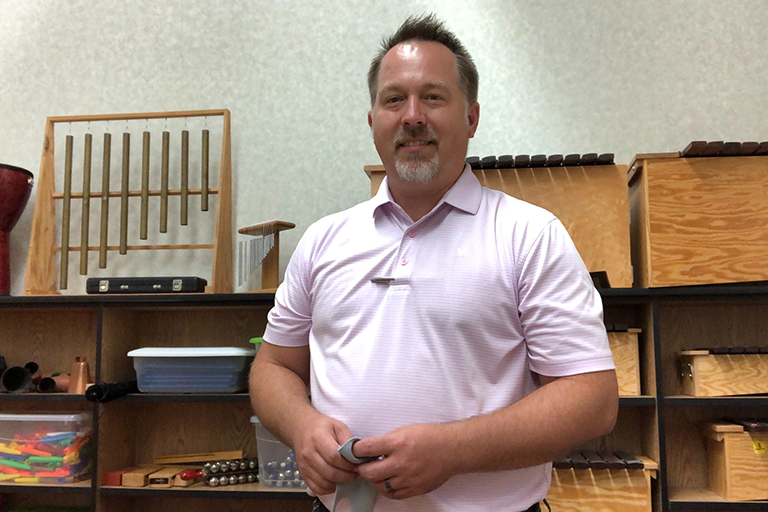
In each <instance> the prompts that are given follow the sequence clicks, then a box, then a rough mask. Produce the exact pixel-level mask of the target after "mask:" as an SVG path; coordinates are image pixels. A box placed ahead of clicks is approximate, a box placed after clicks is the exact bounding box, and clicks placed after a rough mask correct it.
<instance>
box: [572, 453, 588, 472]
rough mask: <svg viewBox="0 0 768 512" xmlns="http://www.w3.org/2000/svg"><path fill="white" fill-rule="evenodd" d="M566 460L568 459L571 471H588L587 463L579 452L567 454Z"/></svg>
mask: <svg viewBox="0 0 768 512" xmlns="http://www.w3.org/2000/svg"><path fill="white" fill-rule="evenodd" d="M568 459H570V461H571V464H572V465H573V469H589V461H588V460H587V459H585V458H584V456H583V455H581V454H580V453H579V452H572V453H569V454H568Z"/></svg>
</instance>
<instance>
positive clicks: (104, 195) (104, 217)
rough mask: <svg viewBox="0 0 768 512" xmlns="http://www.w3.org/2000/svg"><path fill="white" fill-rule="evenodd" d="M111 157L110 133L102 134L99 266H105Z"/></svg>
mask: <svg viewBox="0 0 768 512" xmlns="http://www.w3.org/2000/svg"><path fill="white" fill-rule="evenodd" d="M111 158H112V134H109V133H105V134H104V157H103V158H102V168H101V225H100V226H99V268H107V238H108V236H107V234H108V229H109V171H110V169H109V166H110V159H111Z"/></svg>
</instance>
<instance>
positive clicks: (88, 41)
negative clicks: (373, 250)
mask: <svg viewBox="0 0 768 512" xmlns="http://www.w3.org/2000/svg"><path fill="white" fill-rule="evenodd" d="M764 6H765V4H764V3H763V2H760V1H751V2H749V1H723V0H718V1H715V0H708V1H673V2H670V1H669V0H652V1H634V2H619V1H607V0H606V1H598V0H581V1H579V2H572V1H567V2H566V1H546V2H538V1H537V2H533V1H510V0H464V1H458V0H447V1H440V2H428V1H419V0H409V1H403V0H389V1H387V2H359V1H355V2H353V1H343V2H342V1H332V0H326V1H323V2H319V1H312V0H305V1H284V2H263V1H251V2H246V1H227V2H223V1H211V0H206V1H199V0H190V1H181V0H164V1H162V2H157V1H154V2H148V1H123V2H117V1H95V0H93V1H58V2H50V1H47V0H4V1H3V2H0V162H4V163H8V164H12V165H16V166H21V167H25V168H27V169H29V170H31V171H32V172H33V173H35V174H37V172H38V167H39V159H40V149H41V143H42V135H43V125H44V121H45V118H46V116H51V115H70V114H96V113H110V112H147V111H162V110H191V109H207V108H228V109H230V110H231V112H232V135H233V143H232V144H233V145H232V150H233V171H234V212H235V214H234V217H235V218H234V225H235V226H236V227H237V226H244V225H250V224H255V223H257V222H261V221H266V220H270V219H275V218H279V219H283V220H288V221H292V222H295V223H296V224H297V229H295V230H293V231H289V232H287V233H286V234H285V235H284V236H283V250H282V251H281V253H282V263H283V268H284V266H285V264H286V263H287V260H288V258H289V256H290V254H291V252H292V250H293V248H294V247H295V245H296V243H297V241H298V238H299V236H300V235H301V233H303V231H304V230H305V229H306V227H307V226H308V225H309V224H310V223H311V222H312V221H314V220H316V219H318V218H320V217H321V216H323V215H325V214H328V213H331V212H334V211H337V210H340V209H344V208H347V207H349V206H351V205H353V204H355V203H357V202H359V201H361V200H364V199H365V198H366V197H367V196H368V191H369V188H368V180H367V178H366V176H365V174H364V173H363V171H362V168H363V165H365V164H371V163H378V158H377V156H376V153H375V151H374V149H373V146H372V144H371V141H370V134H369V129H368V126H367V124H366V112H367V109H368V99H367V98H368V96H367V92H366V86H365V83H364V82H365V73H366V70H367V65H368V62H369V59H370V57H371V56H372V54H373V53H374V51H375V50H376V47H377V45H378V43H379V40H380V38H381V36H383V35H385V34H388V33H390V32H391V31H393V30H394V29H395V28H396V27H397V25H398V24H399V23H400V21H402V19H404V18H405V17H406V16H407V15H408V14H412V13H422V12H425V11H434V12H436V13H437V14H438V15H439V16H441V17H442V18H443V19H445V20H446V21H447V22H448V25H449V26H450V27H451V28H452V29H453V30H454V31H455V32H456V33H457V34H458V35H459V36H460V37H461V38H463V39H464V41H465V44H466V45H467V46H468V48H469V50H470V52H471V53H472V54H473V55H474V57H475V60H476V62H477V64H478V67H479V69H480V75H481V87H480V103H481V123H480V128H479V131H478V134H477V137H476V138H475V140H474V141H473V143H472V145H471V146H470V154H474V155H480V156H485V155H491V154H496V155H499V154H505V153H512V154H520V153H523V154H533V153H569V152H575V153H586V152H600V153H602V152H613V153H615V154H616V159H617V162H619V163H629V161H630V160H631V158H632V156H633V155H634V154H636V153H639V152H660V151H676V150H679V149H682V148H683V147H684V146H685V145H686V144H687V143H688V142H690V141H691V140H694V139H703V140H723V139H724V140H735V141H746V140H759V141H762V140H768V123H766V122H765V112H766V111H768V90H767V89H768V87H767V86H766V84H767V83H768V62H766V60H768V54H767V53H766V51H765V49H766V48H768V32H766V31H765V26H766V25H768V11H767V10H766V9H765V8H764ZM113 151H114V150H113ZM32 210H33V201H30V204H29V206H28V207H27V210H26V211H25V213H24V215H23V217H22V219H21V221H20V222H19V225H18V226H17V228H16V229H15V230H14V231H13V234H12V250H11V255H12V260H13V264H12V281H13V286H12V293H13V294H14V295H20V294H22V293H23V277H24V276H23V273H24V263H25V259H26V250H27V244H28V241H29V233H30V225H31V219H32ZM92 224H98V221H97V219H96V218H95V217H94V219H93V220H92ZM73 237H75V240H73V242H76V237H77V234H76V233H75V234H74V235H73ZM174 260H175V261H174V263H173V264H172V265H165V263H164V262H162V261H161V262H159V263H155V264H154V266H153V267H152V272H153V273H161V274H199V275H204V271H198V270H196V269H195V268H192V267H186V266H185V265H184V262H183V261H181V262H180V261H178V257H175V258H174ZM132 265H133V263H132ZM163 266H165V267H166V268H162V267H163ZM204 266H205V264H203V267H204ZM138 267H139V268H134V269H127V270H125V269H124V270H122V271H121V272H122V273H123V274H126V275H141V274H142V273H147V272H143V270H144V269H143V268H142V267H141V265H138ZM156 267H159V269H158V268H156ZM110 274H112V275H116V274H117V272H116V271H113V270H112V269H110V270H108V271H107V272H106V275H110ZM73 291H77V290H73Z"/></svg>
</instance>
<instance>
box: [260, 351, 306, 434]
mask: <svg viewBox="0 0 768 512" xmlns="http://www.w3.org/2000/svg"><path fill="white" fill-rule="evenodd" d="M250 393H251V404H252V405H253V410H254V411H255V412H256V415H257V416H258V418H259V421H260V422H261V423H262V424H263V425H264V426H265V427H266V428H267V429H268V430H269V431H270V432H272V433H273V434H274V435H275V436H276V437H277V438H278V439H280V440H281V441H282V442H283V443H285V444H286V445H288V446H291V447H293V446H294V434H295V431H296V426H297V425H298V424H299V423H300V422H301V421H307V418H308V416H312V415H313V414H315V413H316V411H315V409H314V408H313V407H312V405H311V404H310V401H309V397H308V395H307V386H306V384H305V383H304V381H303V380H302V378H301V377H299V375H297V374H296V373H295V372H293V371H292V370H290V369H288V368H286V367H284V366H281V365H279V364H276V363H274V362H272V361H268V360H260V359H259V358H258V357H257V358H256V359H255V360H254V362H253V365H252V366H251V374H250Z"/></svg>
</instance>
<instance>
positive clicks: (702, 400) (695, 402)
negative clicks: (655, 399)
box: [661, 395, 768, 407]
mask: <svg viewBox="0 0 768 512" xmlns="http://www.w3.org/2000/svg"><path fill="white" fill-rule="evenodd" d="M661 400H662V403H663V404H664V405H668V406H673V407H768V396H765V395H762V396H718V397H696V396H688V395H674V396H665V397H663V398H662V399H661Z"/></svg>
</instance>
